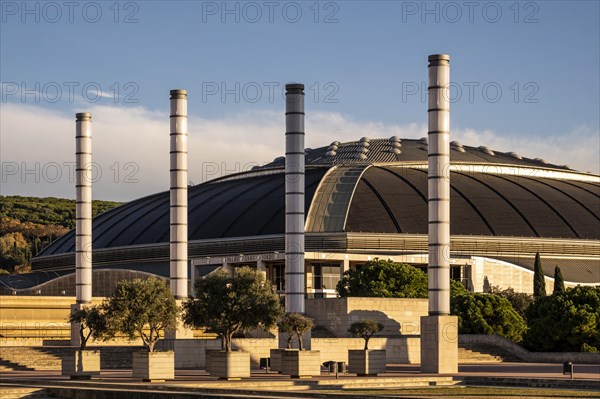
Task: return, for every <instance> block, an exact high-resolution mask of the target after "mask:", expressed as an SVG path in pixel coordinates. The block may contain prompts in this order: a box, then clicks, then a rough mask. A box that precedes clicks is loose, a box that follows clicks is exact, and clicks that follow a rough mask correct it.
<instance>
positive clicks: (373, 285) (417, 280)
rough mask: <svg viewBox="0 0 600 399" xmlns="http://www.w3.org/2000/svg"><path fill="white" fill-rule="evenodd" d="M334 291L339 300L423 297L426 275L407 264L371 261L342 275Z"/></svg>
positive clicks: (425, 295) (425, 292)
mask: <svg viewBox="0 0 600 399" xmlns="http://www.w3.org/2000/svg"><path fill="white" fill-rule="evenodd" d="M336 290H337V292H338V295H339V296H341V297H348V296H355V297H382V298H427V274H426V273H424V272H422V271H421V270H419V269H417V268H416V267H413V266H410V265H407V264H403V263H396V262H392V261H390V260H381V259H374V260H372V261H369V262H367V263H366V264H365V265H364V266H363V267H361V268H360V269H357V270H348V271H346V272H344V276H343V278H342V279H341V280H340V281H339V282H338V284H337V287H336Z"/></svg>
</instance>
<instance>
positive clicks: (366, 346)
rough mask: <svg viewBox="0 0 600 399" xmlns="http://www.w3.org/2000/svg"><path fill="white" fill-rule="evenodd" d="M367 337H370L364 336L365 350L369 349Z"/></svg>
mask: <svg viewBox="0 0 600 399" xmlns="http://www.w3.org/2000/svg"><path fill="white" fill-rule="evenodd" d="M369 338H371V337H367V338H365V350H367V349H369Z"/></svg>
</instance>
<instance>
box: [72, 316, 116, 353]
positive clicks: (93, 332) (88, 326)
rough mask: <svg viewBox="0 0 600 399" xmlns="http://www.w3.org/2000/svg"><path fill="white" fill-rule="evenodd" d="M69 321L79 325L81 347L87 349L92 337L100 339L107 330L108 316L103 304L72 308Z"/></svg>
mask: <svg viewBox="0 0 600 399" xmlns="http://www.w3.org/2000/svg"><path fill="white" fill-rule="evenodd" d="M69 323H77V324H78V325H79V342H80V349H81V350H85V347H86V345H87V342H88V340H89V339H90V338H93V339H100V338H102V337H103V335H104V334H106V332H107V325H106V317H105V315H104V310H103V309H102V307H101V306H98V305H95V306H89V307H83V308H81V309H71V313H70V314H69Z"/></svg>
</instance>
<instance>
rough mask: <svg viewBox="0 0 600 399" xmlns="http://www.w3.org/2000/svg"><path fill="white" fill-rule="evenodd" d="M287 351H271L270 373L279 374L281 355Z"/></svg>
mask: <svg viewBox="0 0 600 399" xmlns="http://www.w3.org/2000/svg"><path fill="white" fill-rule="evenodd" d="M286 350H287V349H271V350H270V353H269V358H270V359H271V367H270V368H271V371H277V372H278V373H281V353H282V352H285V351H286Z"/></svg>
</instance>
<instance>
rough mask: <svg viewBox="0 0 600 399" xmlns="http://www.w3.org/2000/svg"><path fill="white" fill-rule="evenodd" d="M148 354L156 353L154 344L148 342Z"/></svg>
mask: <svg viewBox="0 0 600 399" xmlns="http://www.w3.org/2000/svg"><path fill="white" fill-rule="evenodd" d="M148 352H150V353H152V352H154V342H152V341H148Z"/></svg>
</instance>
